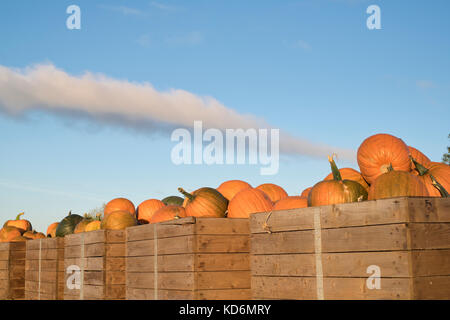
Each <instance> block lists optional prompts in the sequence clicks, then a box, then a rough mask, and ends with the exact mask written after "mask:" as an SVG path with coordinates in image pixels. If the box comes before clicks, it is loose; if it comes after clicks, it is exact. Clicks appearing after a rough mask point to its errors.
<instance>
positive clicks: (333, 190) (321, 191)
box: [308, 157, 367, 207]
mask: <svg viewBox="0 0 450 320" xmlns="http://www.w3.org/2000/svg"><path fill="white" fill-rule="evenodd" d="M328 161H329V162H330V166H331V171H332V172H333V180H324V181H320V182H318V183H316V184H315V185H314V186H313V188H312V189H311V191H310V193H309V195H308V207H316V206H326V205H330V204H338V203H347V202H357V201H363V200H367V191H366V189H365V188H364V187H363V186H362V185H361V184H359V183H358V182H356V181H353V180H342V177H341V173H340V171H339V170H338V168H337V166H336V163H335V162H334V159H332V158H331V157H328Z"/></svg>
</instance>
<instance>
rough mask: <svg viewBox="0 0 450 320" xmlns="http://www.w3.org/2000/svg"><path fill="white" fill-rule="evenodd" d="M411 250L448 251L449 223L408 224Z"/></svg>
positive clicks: (449, 243)
mask: <svg viewBox="0 0 450 320" xmlns="http://www.w3.org/2000/svg"><path fill="white" fill-rule="evenodd" d="M409 228H410V234H411V248H412V249H449V248H450V223H433V224H431V223H411V224H409Z"/></svg>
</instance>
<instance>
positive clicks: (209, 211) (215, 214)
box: [178, 187, 228, 218]
mask: <svg viewBox="0 0 450 320" xmlns="http://www.w3.org/2000/svg"><path fill="white" fill-rule="evenodd" d="M178 191H180V192H181V193H182V194H183V195H184V196H185V197H186V200H185V203H186V204H185V207H184V208H185V210H186V216H187V217H205V218H206V217H211V218H224V217H225V212H226V211H227V207H228V200H227V199H226V198H225V197H224V196H223V195H222V194H221V193H220V192H219V191H217V190H216V189H213V188H208V187H205V188H200V189H198V190H195V191H194V192H193V193H192V194H191V193H188V192H186V191H185V190H184V189H183V188H178Z"/></svg>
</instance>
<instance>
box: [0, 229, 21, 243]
mask: <svg viewBox="0 0 450 320" xmlns="http://www.w3.org/2000/svg"><path fill="white" fill-rule="evenodd" d="M21 235H22V233H21V230H20V229H18V228H16V227H9V226H5V227H3V228H2V229H0V240H2V241H11V240H12V239H14V238H15V237H19V236H21Z"/></svg>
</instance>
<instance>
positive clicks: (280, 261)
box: [250, 198, 450, 299]
mask: <svg viewBox="0 0 450 320" xmlns="http://www.w3.org/2000/svg"><path fill="white" fill-rule="evenodd" d="M250 220H251V222H250V229H251V233H252V234H251V266H252V267H251V269H252V297H253V298H254V299H450V198H393V199H384V200H376V201H375V200H374V201H365V202H360V203H348V204H341V205H332V206H322V207H312V208H304V209H296V210H286V211H277V212H273V213H272V214H271V215H269V214H267V213H259V214H254V215H252V217H251V219H250ZM268 231H270V233H269V232H268ZM378 271H379V272H380V273H379V274H378V273H376V272H378ZM377 280H379V283H377ZM377 284H379V286H377Z"/></svg>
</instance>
